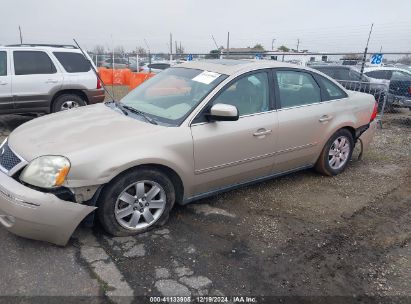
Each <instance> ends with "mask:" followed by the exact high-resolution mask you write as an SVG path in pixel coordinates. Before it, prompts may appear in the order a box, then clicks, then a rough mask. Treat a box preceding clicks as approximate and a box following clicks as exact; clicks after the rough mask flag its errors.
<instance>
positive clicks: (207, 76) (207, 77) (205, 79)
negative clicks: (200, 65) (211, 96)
mask: <svg viewBox="0 0 411 304" xmlns="http://www.w3.org/2000/svg"><path fill="white" fill-rule="evenodd" d="M220 75H221V74H218V73H214V72H209V71H204V72H202V73H200V74H198V75H197V76H196V77H194V78H193V79H192V80H193V81H197V82H201V83H204V84H210V83H212V82H213V81H214V80H216V79H217V78H218V77H219V76H220Z"/></svg>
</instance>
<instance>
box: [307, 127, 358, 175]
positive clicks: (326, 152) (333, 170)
mask: <svg viewBox="0 0 411 304" xmlns="http://www.w3.org/2000/svg"><path fill="white" fill-rule="evenodd" d="M353 150H354V140H353V137H352V135H351V132H350V131H348V130H347V129H341V130H338V131H337V132H336V133H334V135H333V136H331V138H330V139H329V140H328V141H327V143H326V145H325V146H324V148H323V150H322V152H321V154H320V157H319V158H318V160H317V163H316V165H315V169H316V170H317V171H318V172H320V173H322V174H324V175H329V176H332V175H337V174H339V173H341V172H343V171H344V170H345V168H346V167H347V165H348V163H349V161H350V159H351V156H352V152H353Z"/></svg>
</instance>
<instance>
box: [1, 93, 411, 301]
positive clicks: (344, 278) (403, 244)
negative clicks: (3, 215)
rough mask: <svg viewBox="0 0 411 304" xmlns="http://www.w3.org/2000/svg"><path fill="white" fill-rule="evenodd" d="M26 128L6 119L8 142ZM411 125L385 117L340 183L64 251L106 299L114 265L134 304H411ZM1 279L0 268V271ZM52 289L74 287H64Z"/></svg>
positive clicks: (208, 206) (175, 219) (292, 178)
mask: <svg viewBox="0 0 411 304" xmlns="http://www.w3.org/2000/svg"><path fill="white" fill-rule="evenodd" d="M116 95H117V94H116ZM27 119H28V118H21V117H20V118H19V117H17V116H9V117H8V118H7V117H6V118H3V119H1V120H0V121H2V122H0V123H1V124H2V125H0V132H1V133H0V137H1V136H6V135H7V134H8V133H9V132H10V131H11V130H12V129H14V128H15V127H16V126H17V125H19V124H21V123H22V122H24V121H25V120H27ZM410 120H411V111H409V110H401V111H398V112H396V113H389V114H386V115H384V118H383V124H382V125H383V128H382V129H378V131H377V135H376V137H375V140H374V142H373V144H372V145H371V148H370V150H369V151H368V153H366V154H365V155H364V158H363V160H361V161H359V160H357V159H356V156H358V151H356V153H355V154H354V157H353V160H352V161H351V163H350V165H349V167H348V168H347V170H346V171H345V172H344V173H342V174H341V175H338V176H336V177H332V178H331V177H324V176H321V175H319V174H317V173H316V172H314V171H313V170H306V171H302V172H299V173H295V174H291V175H288V176H285V177H282V178H277V179H274V180H271V181H267V182H264V183H261V184H258V185H254V186H250V187H246V188H243V189H240V190H235V191H231V192H228V193H225V194H222V195H218V196H215V197H212V198H208V199H204V200H201V201H199V202H197V203H195V204H191V205H188V206H186V207H176V208H175V209H174V210H173V211H172V213H171V215H170V221H169V223H168V224H167V225H166V226H164V227H163V229H160V230H157V231H153V232H150V233H147V234H143V235H140V236H136V237H130V238H112V237H110V236H108V235H107V234H105V233H104V232H102V231H101V229H99V228H98V227H96V228H94V229H93V230H90V229H80V232H79V233H80V237H78V236H76V237H75V238H73V239H72V240H71V241H70V244H69V245H68V246H67V247H66V248H61V249H59V252H60V254H66V253H67V251H68V250H71V251H73V252H75V254H74V262H75V263H76V264H77V265H78V267H79V269H84V270H85V271H86V272H89V274H90V279H89V280H96V282H97V283H96V284H97V285H98V288H97V287H96V288H97V289H98V290H97V291H96V293H97V294H103V295H105V297H107V296H108V297H109V298H110V292H111V291H112V290H113V288H117V287H116V285H115V283H111V281H110V280H111V277H112V276H110V275H108V274H107V273H105V272H104V270H101V271H100V270H99V269H98V267H97V266H96V265H97V264H96V263H97V262H98V261H100V260H104V263H106V264H105V265H109V264H110V263H111V264H113V265H114V267H115V268H116V269H117V270H118V272H119V274H120V275H121V282H122V283H124V284H127V285H128V286H129V289H130V290H131V294H133V295H135V296H136V295H145V296H159V295H170V296H172V295H192V296H195V295H226V296H236V295H242V296H247V295H249V296H257V295H260V296H266V297H265V299H262V298H260V299H259V300H258V301H259V302H258V303H262V302H265V303H289V302H291V301H295V303H297V302H298V303H351V302H352V303H375V302H379V303H411V245H410V240H411V123H410ZM0 139H1V138H0ZM1 230H4V229H3V228H0V232H1V233H0V242H2V241H3V240H2V238H7V240H8V242H9V244H10V245H9V246H17V247H18V248H21V247H23V248H24V246H26V245H25V244H29V246H31V247H32V250H33V251H36V250H37V249H36V246H37V245H36V244H39V245H38V246H41V248H44V246H46V247H47V246H48V245H45V244H43V243H40V242H34V241H28V240H24V239H21V238H18V237H14V236H10V234H7V233H6V232H4V231H1ZM81 235H83V237H82V236H81ZM84 235H86V237H84ZM90 238H91V239H92V240H94V241H92V242H95V244H94V243H93V246H94V247H93V248H94V249H93V250H99V251H98V252H101V253H102V252H105V253H106V254H107V257H106V258H104V259H103V258H101V259H100V260H99V259H98V258H94V257H90V256H92V255H91V254H90V250H89V251H87V250H88V249H87V247H85V246H87V241H84V240H87V239H90ZM16 244H17V245H16ZM50 246H51V247H53V246H52V245H50ZM53 248H54V247H53ZM89 249H90V248H89ZM42 250H44V249H42ZM93 250H92V251H91V252H94V251H93ZM15 252H16V253H15V254H16V255H17V257H15V258H16V259H18V258H19V251H18V250H16V251H15ZM87 252H88V253H87ZM0 255H1V256H2V257H4V256H6V257H8V256H9V255H10V253H9V250H5V249H0ZM95 255H96V254H95ZM37 258H39V259H42V257H41V256H38V257H37ZM96 261H97V262H96ZM111 264H110V265H111ZM16 267H17V268H18V269H19V268H20V267H21V268H24V267H25V266H24V265H21V264H18V265H17V266H16ZM110 267H111V266H110ZM5 268H6V266H5V265H2V262H1V261H0V269H5ZM103 268H104V267H103ZM117 270H116V271H117ZM10 271H11V270H10ZM27 273H28V275H29V276H30V275H33V276H34V274H30V271H28V272H27ZM116 273H117V272H116ZM7 275H9V276H10V277H12V274H10V273H7V272H6V277H7ZM62 280H63V279H62ZM8 282H9V281H7V280H4V281H3V282H0V295H1V294H2V292H3V294H4V291H5V290H8V289H9V288H12V286H11V285H10V284H11V283H8ZM77 283H78V282H77ZM8 284H9V285H8ZM49 284H51V287H53V286H54V285H53V284H55V285H58V286H60V285H61V284H66V285H67V286H68V287H70V286H72V285H73V284H74V283H73V282H72V281H71V280H70V278H64V281H61V282H59V281H58V280H55V281H54V282H50V283H49ZM113 286H114V287H113ZM54 287H55V286H54ZM90 288H91V287H89V289H90ZM119 288H120V287H119ZM124 289H125V290H126V289H127V288H126V287H124ZM44 290H45V291H44V293H45V294H47V291H46V289H44ZM127 290H128V289H127ZM87 292H88V291H84V294H87ZM369 296H371V297H372V298H368V297H369ZM105 297H103V298H101V301H102V302H104V301H105V299H106V298H105ZM114 301H116V300H114ZM147 301H148V300H147ZM135 302H136V303H140V302H144V301H143V300H139V301H137V300H136V301H135Z"/></svg>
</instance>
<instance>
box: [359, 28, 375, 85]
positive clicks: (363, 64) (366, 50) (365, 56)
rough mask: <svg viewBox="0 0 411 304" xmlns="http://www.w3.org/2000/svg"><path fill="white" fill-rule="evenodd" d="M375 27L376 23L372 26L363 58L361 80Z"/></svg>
mask: <svg viewBox="0 0 411 304" xmlns="http://www.w3.org/2000/svg"><path fill="white" fill-rule="evenodd" d="M373 27H374V23H372V24H371V29H370V33H369V34H368V40H367V45H366V46H365V50H364V56H363V57H362V64H361V78H362V74H363V73H364V66H365V60H366V59H367V52H368V43H369V42H370V38H371V33H372V28H373Z"/></svg>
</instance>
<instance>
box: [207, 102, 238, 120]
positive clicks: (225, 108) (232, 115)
mask: <svg viewBox="0 0 411 304" xmlns="http://www.w3.org/2000/svg"><path fill="white" fill-rule="evenodd" d="M207 117H208V118H209V119H210V120H211V121H236V120H238V117H239V115H238V109H237V107H236V106H232V105H229V104H224V103H217V104H215V105H213V106H212V107H211V109H210V113H209V114H207Z"/></svg>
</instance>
